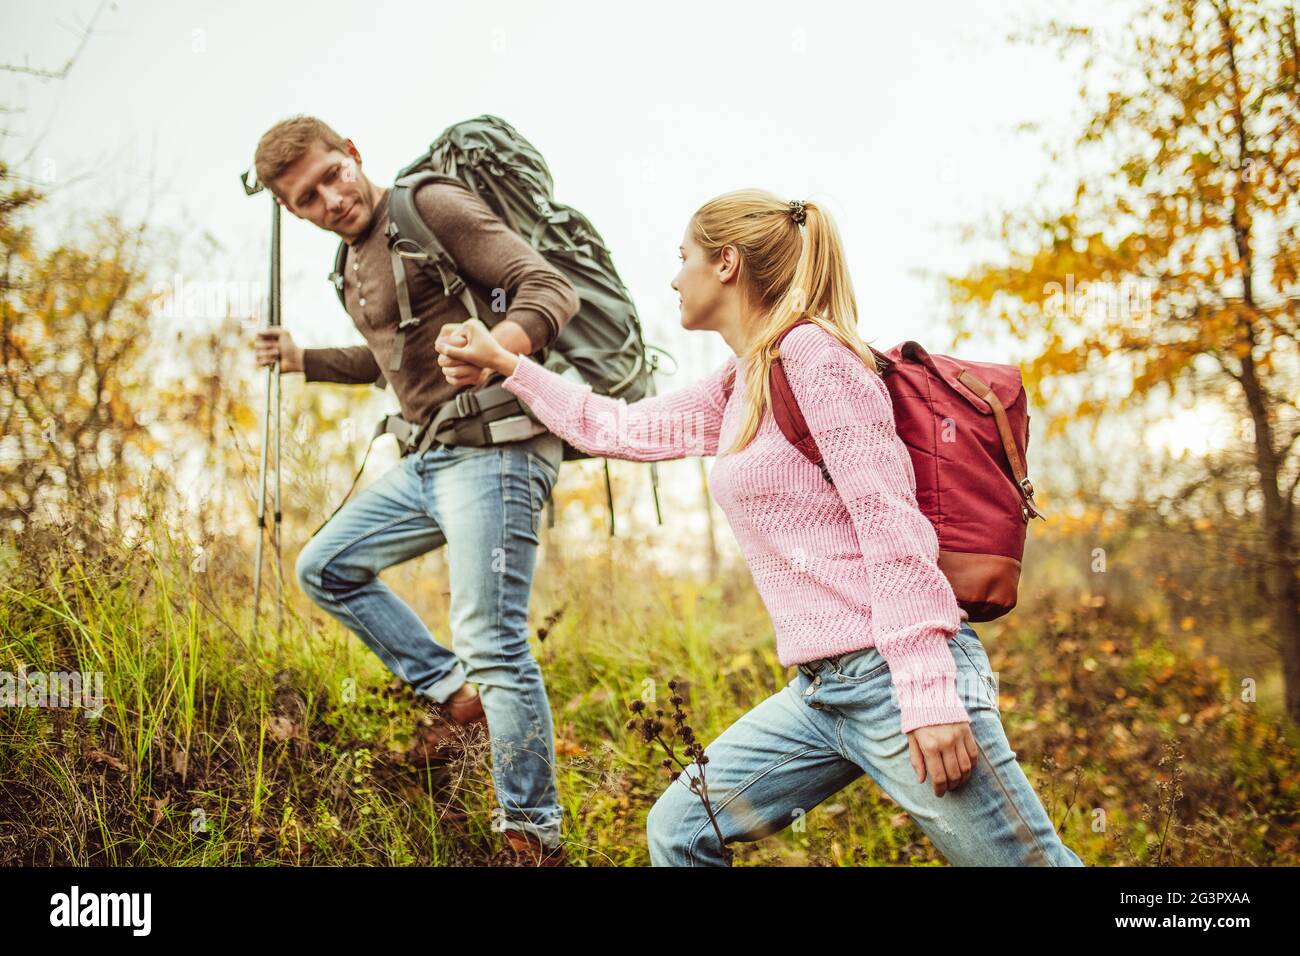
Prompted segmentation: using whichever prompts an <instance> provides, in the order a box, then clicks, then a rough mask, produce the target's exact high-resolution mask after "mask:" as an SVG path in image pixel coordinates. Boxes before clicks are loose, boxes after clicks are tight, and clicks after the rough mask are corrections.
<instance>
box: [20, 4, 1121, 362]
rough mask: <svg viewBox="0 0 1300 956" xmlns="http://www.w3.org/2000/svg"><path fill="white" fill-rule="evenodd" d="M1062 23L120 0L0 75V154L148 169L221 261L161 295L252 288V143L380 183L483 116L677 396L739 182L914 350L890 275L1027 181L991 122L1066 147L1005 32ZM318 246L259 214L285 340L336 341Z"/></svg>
mask: <svg viewBox="0 0 1300 956" xmlns="http://www.w3.org/2000/svg"><path fill="white" fill-rule="evenodd" d="M99 5H100V0H50V2H42V3H38V4H32V3H28V4H18V3H14V2H9V0H5V2H4V3H3V9H4V11H5V13H4V29H3V31H0V60H3V61H4V62H7V63H24V62H26V63H27V64H29V65H31V66H33V67H40V68H45V69H53V68H58V67H60V66H61V65H62V64H63V63H64V62H65V61H66V60H67V58H68V57H69V55H70V54H71V53H72V51H73V50H74V49H75V47H76V44H77V36H76V32H75V28H76V27H79V26H82V25H85V24H87V23H89V22H90V19H91V17H92V15H93V14H94V12H95V10H96V9H97V8H98V7H99ZM1100 6H1103V7H1106V6H1109V8H1110V14H1111V15H1112V16H1113V15H1114V14H1115V12H1116V6H1117V5H1116V4H1115V3H1112V4H1109V5H1107V4H1101V5H1100ZM1118 6H1119V7H1121V8H1122V6H1123V4H1122V3H1120V4H1118ZM1066 9H1067V8H1066V7H1065V6H1064V5H1062V4H1060V3H1057V2H1055V0H1039V2H1036V3H1034V2H1030V3H1026V2H1023V0H1020V2H1008V0H984V2H980V3H969V2H959V0H910V2H906V3H862V4H851V5H850V4H831V3H816V2H805V3H799V4H790V3H753V2H744V3H718V4H703V3H698V2H696V3H659V2H656V3H654V4H653V5H650V4H644V5H639V6H635V7H634V6H631V5H613V4H608V3H555V4H537V3H524V2H499V3H495V4H491V5H485V4H476V3H463V2H461V3H438V2H429V3H397V2H366V3H343V2H325V0H314V2H311V3H306V2H298V3H253V2H221V3H201V2H183V0H182V2H166V3H164V2H143V0H140V2H133V0H120V2H117V3H116V4H113V5H110V7H108V8H106V10H105V12H104V15H103V16H102V17H101V19H100V21H99V24H98V27H97V29H96V35H95V36H94V37H92V38H91V39H90V41H89V43H88V44H87V46H86V48H85V50H84V52H83V53H82V55H81V58H80V59H79V61H78V62H77V64H76V65H75V67H74V68H73V70H72V72H71V74H70V75H69V76H68V77H67V78H66V79H65V80H62V81H42V80H39V79H36V78H32V77H15V76H12V75H6V76H0V95H3V102H5V103H6V104H8V105H10V106H11V107H20V108H21V109H23V110H25V112H23V113H21V114H16V115H11V116H10V117H9V120H8V123H7V126H8V128H9V130H10V137H9V141H8V143H7V145H6V150H7V151H6V155H8V156H11V157H12V156H16V155H21V154H23V153H25V152H26V151H27V149H28V148H30V146H31V144H32V143H34V142H36V140H37V138H38V137H39V136H41V135H42V134H43V139H41V140H40V144H39V147H38V148H37V149H36V151H35V153H34V154H33V156H32V161H31V165H30V167H29V170H28V171H29V172H30V173H31V174H33V175H36V176H37V177H38V178H39V177H41V176H44V177H46V178H53V179H55V181H56V182H57V181H59V180H66V179H68V178H70V177H72V176H74V175H77V174H80V173H85V172H87V171H91V172H93V174H94V175H93V177H91V178H89V179H86V180H84V181H83V182H79V183H77V184H76V185H75V186H72V187H70V188H68V189H67V190H66V191H65V192H64V193H62V194H61V201H63V202H65V203H67V202H72V203H75V204H76V205H77V206H78V207H79V208H81V209H84V210H87V211H89V210H90V209H92V208H94V207H95V206H97V205H100V204H104V203H107V202H108V201H110V199H114V198H117V197H119V196H121V195H124V194H130V195H139V194H141V193H142V191H143V190H145V189H146V188H147V184H148V181H149V179H150V177H152V179H153V181H154V183H155V187H154V188H155V191H156V193H157V194H158V198H157V200H156V206H155V209H156V217H157V219H158V221H159V222H163V223H167V224H170V225H173V226H176V227H179V228H186V229H189V230H193V231H194V232H195V233H196V234H197V233H200V232H201V231H207V232H209V233H211V235H212V236H213V237H214V238H215V239H216V240H217V241H218V242H220V243H221V244H222V246H223V247H224V248H225V250H226V254H225V255H224V256H222V257H219V258H216V259H214V260H213V261H205V262H204V264H203V265H202V266H197V267H196V266H194V265H191V266H190V267H189V270H188V272H187V278H188V277H189V274H192V273H196V272H197V273H200V274H199V275H197V277H198V278H200V279H206V280H209V281H218V280H224V279H234V280H248V281H251V282H261V281H262V279H263V277H264V274H265V255H266V253H265V249H266V241H267V238H266V237H267V232H268V230H267V220H268V216H267V215H266V211H267V207H266V200H265V197H257V198H255V199H252V200H250V199H247V198H245V197H244V195H243V192H242V189H241V188H240V186H239V183H238V181H237V176H238V173H239V172H240V171H241V170H243V169H245V168H246V167H247V166H249V165H250V163H251V159H252V154H253V149H254V147H255V145H256V143H257V140H258V138H259V136H260V135H261V134H262V133H263V132H264V131H265V130H266V129H267V128H268V127H269V126H270V125H271V124H273V123H274V122H276V121H277V120H279V119H281V118H283V117H285V116H288V115H290V114H293V113H297V112H306V113H311V114H315V115H317V116H320V117H321V118H322V119H324V120H325V121H326V122H328V123H330V124H331V125H332V126H334V127H335V128H336V129H337V130H339V132H341V133H342V134H343V135H344V136H347V137H350V138H351V139H352V140H353V141H354V142H356V143H357V145H358V148H359V149H360V151H361V155H362V161H363V166H364V168H365V170H366V172H367V174H368V175H369V176H370V178H371V179H372V180H373V181H375V182H376V183H378V184H380V185H388V184H390V183H391V182H392V178H393V173H394V172H395V171H396V170H397V169H398V168H400V167H401V166H402V165H404V164H405V163H407V162H408V161H409V160H410V159H412V158H413V157H415V156H416V155H418V153H419V152H420V151H421V150H422V149H423V148H424V147H425V146H426V145H427V144H428V143H429V142H430V141H431V140H432V139H433V138H434V137H435V136H436V135H437V134H438V133H439V132H440V131H441V130H442V129H443V128H444V127H445V126H446V125H448V124H449V123H451V122H454V121H456V120H458V119H462V118H466V117H470V116H475V115H478V114H480V113H484V112H491V113H496V114H498V115H501V116H503V117H505V118H506V119H507V120H509V121H510V122H512V123H513V124H514V125H515V127H516V128H517V129H518V130H519V131H520V132H521V133H522V134H523V135H524V136H526V137H527V138H529V139H530V140H532V142H533V143H534V144H535V145H536V146H537V147H538V148H539V149H540V150H541V151H542V153H543V155H545V156H546V158H547V161H548V162H549V164H550V166H551V169H552V172H553V174H554V177H555V189H556V197H557V199H559V200H560V201H562V202H566V203H569V204H572V205H575V206H577V207H578V208H579V209H581V210H583V211H584V212H585V213H587V215H588V216H589V217H590V218H591V219H592V220H593V222H594V223H595V224H596V226H597V228H598V229H600V230H601V232H602V233H603V234H604V236H605V239H606V240H607V241H608V243H609V244H610V246H611V248H612V249H613V252H614V256H615V260H616V262H617V264H618V266H619V269H620V270H621V272H622V274H623V277H624V279H625V281H626V282H627V283H628V285H629V287H630V288H631V290H632V292H633V294H634V296H635V298H636V301H637V302H638V305H639V307H640V310H641V313H642V317H643V320H644V323H645V326H646V337H647V339H648V340H649V341H652V342H656V343H659V344H663V345H665V346H667V347H668V348H669V349H670V350H672V351H674V352H675V353H677V354H678V355H679V357H682V358H684V359H685V358H686V356H687V355H689V356H691V359H692V361H689V362H687V363H686V364H688V366H689V365H691V364H694V365H696V366H697V367H696V368H689V367H688V369H687V372H688V375H689V377H691V378H693V377H694V375H696V374H703V373H704V372H705V371H706V370H707V369H709V368H712V367H715V366H716V365H717V364H718V363H719V362H721V361H722V360H723V359H724V358H725V356H726V351H725V348H726V347H725V345H724V344H723V343H722V341H721V339H720V338H718V337H716V336H708V337H707V339H697V338H694V337H687V338H684V337H683V336H684V335H685V333H683V332H682V331H681V330H680V329H679V328H678V327H677V321H678V312H677V307H676V295H675V293H673V292H672V290H671V289H670V287H669V285H668V283H669V280H670V279H671V278H672V276H673V275H674V274H675V272H676V269H677V261H676V248H677V244H678V242H679V240H680V237H681V234H682V231H683V229H684V227H685V224H686V221H687V219H688V217H689V215H690V213H691V212H692V211H693V210H694V209H695V208H696V207H697V206H698V205H699V204H700V203H702V202H703V201H705V200H707V199H709V198H710V197H712V196H714V195H716V194H718V193H721V192H725V191H728V190H731V189H736V188H740V187H745V186H761V187H765V188H768V189H771V190H773V191H774V192H776V193H778V194H779V195H781V196H783V197H787V198H791V199H794V198H813V199H820V200H824V201H826V202H827V203H829V205H830V208H831V209H832V212H833V213H834V214H835V215H836V216H837V218H838V220H839V223H840V226H841V229H842V231H843V234H844V239H845V243H846V246H847V251H848V255H849V258H850V263H851V268H852V272H853V277H854V281H855V284H856V287H857V290H858V294H859V298H860V300H861V303H862V322H861V327H860V328H861V332H862V334H863V336H864V337H865V338H867V339H868V340H870V341H872V342H873V344H875V345H877V347H884V348H888V347H889V346H892V345H894V344H896V343H897V342H900V341H902V340H904V339H908V338H915V339H917V340H919V341H922V342H923V343H924V342H935V341H938V340H940V339H942V338H943V336H944V334H945V331H944V329H943V327H942V325H943V315H942V312H941V310H940V308H939V303H938V301H937V299H936V295H935V291H936V285H935V283H934V282H932V281H929V280H927V279H925V278H923V277H922V276H920V275H918V274H917V270H924V269H933V270H941V269H960V268H961V267H962V266H963V265H965V264H968V263H969V262H971V261H972V259H973V258H974V257H976V256H977V255H978V253H979V251H980V250H978V249H977V248H976V247H974V246H973V245H971V244H963V243H962V242H961V241H960V240H959V239H958V237H957V235H956V233H955V227H956V226H957V225H959V224H960V223H962V222H967V221H971V220H974V219H978V218H979V217H980V216H981V215H982V214H984V213H987V212H992V211H996V210H998V209H1003V208H1007V207H1009V206H1013V205H1017V204H1020V203H1023V202H1025V201H1026V200H1028V199H1029V198H1030V197H1031V196H1032V195H1033V193H1034V186H1035V184H1036V182H1037V181H1038V180H1040V179H1041V178H1042V177H1043V176H1044V175H1045V174H1048V173H1049V172H1050V170H1048V169H1047V165H1048V164H1047V161H1046V158H1045V155H1044V153H1043V151H1042V149H1041V147H1040V145H1039V144H1040V142H1041V139H1039V138H1036V137H1035V136H1032V135H1025V134H1017V133H1016V132H1015V131H1014V127H1015V126H1016V125H1017V124H1019V123H1022V122H1039V123H1043V124H1046V125H1047V127H1048V128H1049V129H1062V128H1067V127H1068V122H1069V118H1070V116H1071V115H1072V113H1073V112H1074V111H1075V109H1076V107H1077V103H1076V95H1075V89H1076V87H1077V85H1078V83H1077V77H1076V75H1075V73H1074V67H1072V66H1071V65H1070V64H1069V63H1067V62H1065V61H1063V60H1061V59H1060V58H1058V56H1057V55H1056V54H1055V53H1053V52H1051V51H1049V50H1045V49H1033V48H1026V47H1025V46H1020V45H1009V44H1007V43H1006V42H1005V37H1006V35H1007V34H1008V33H1009V32H1011V31H1012V30H1013V29H1015V28H1017V27H1018V26H1021V25H1024V24H1025V23H1026V22H1027V19H1026V17H1027V16H1030V15H1032V16H1034V17H1035V18H1039V17H1045V16H1048V15H1051V14H1052V13H1053V12H1056V13H1058V14H1059V13H1062V12H1065V11H1066ZM334 244H335V240H334V238H333V237H332V236H330V235H329V234H327V233H323V232H321V231H319V230H316V229H315V228H314V227H312V226H310V225H309V224H306V223H304V222H301V221H298V220H294V219H292V218H291V217H289V218H288V219H287V220H286V225H285V231H284V249H283V256H284V259H283V262H284V266H283V268H284V275H285V300H284V301H285V306H284V309H285V312H284V318H285V322H286V324H288V325H289V326H290V328H291V329H293V330H294V331H295V333H296V334H297V336H298V338H299V340H300V341H301V342H303V343H304V344H308V345H326V344H351V343H357V342H360V341H362V340H361V337H360V334H359V333H358V332H357V331H356V330H355V329H354V328H353V327H352V324H351V321H350V319H349V318H348V317H347V315H346V314H345V313H344V312H343V311H342V310H341V309H340V308H339V306H338V303H337V301H336V300H335V299H334V296H333V293H332V290H331V289H330V287H329V286H328V284H327V283H326V281H325V274H326V273H328V271H329V269H330V266H331V258H332V253H333V248H334ZM985 251H987V250H985ZM209 269H210V270H211V274H210V275H209V274H202V273H206V272H207V270H209ZM1004 352H1005V347H1004V346H997V345H993V344H989V345H983V344H980V343H972V344H971V345H970V347H969V349H968V351H967V352H964V353H963V354H968V356H969V357H970V358H973V359H982V358H998V357H999V356H1001V355H1003V354H1004Z"/></svg>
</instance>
